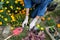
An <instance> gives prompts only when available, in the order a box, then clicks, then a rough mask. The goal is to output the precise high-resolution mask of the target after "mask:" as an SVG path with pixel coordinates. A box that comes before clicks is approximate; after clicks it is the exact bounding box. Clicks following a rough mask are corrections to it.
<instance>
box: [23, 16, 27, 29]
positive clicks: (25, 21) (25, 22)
mask: <svg viewBox="0 0 60 40" xmlns="http://www.w3.org/2000/svg"><path fill="white" fill-rule="evenodd" d="M27 23H28V16H26V18H25V20H24V22H23V23H22V27H23V28H24V25H25V24H26V25H27Z"/></svg>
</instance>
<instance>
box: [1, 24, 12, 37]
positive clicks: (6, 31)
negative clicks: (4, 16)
mask: <svg viewBox="0 0 60 40" xmlns="http://www.w3.org/2000/svg"><path fill="white" fill-rule="evenodd" d="M10 27H11V26H10V25H7V26H6V27H5V28H4V30H3V32H2V36H3V37H4V38H6V37H7V36H8V35H9V33H10Z"/></svg>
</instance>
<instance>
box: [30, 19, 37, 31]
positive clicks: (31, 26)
mask: <svg viewBox="0 0 60 40" xmlns="http://www.w3.org/2000/svg"><path fill="white" fill-rule="evenodd" d="M37 21H38V19H37V18H34V19H33V21H32V22H31V23H30V25H29V26H30V29H29V31H30V30H31V29H32V28H33V27H34V26H35V25H36V22H37Z"/></svg>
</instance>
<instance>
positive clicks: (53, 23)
mask: <svg viewBox="0 0 60 40" xmlns="http://www.w3.org/2000/svg"><path fill="white" fill-rule="evenodd" d="M46 25H47V26H55V25H56V22H55V21H54V20H53V19H50V20H46Z"/></svg>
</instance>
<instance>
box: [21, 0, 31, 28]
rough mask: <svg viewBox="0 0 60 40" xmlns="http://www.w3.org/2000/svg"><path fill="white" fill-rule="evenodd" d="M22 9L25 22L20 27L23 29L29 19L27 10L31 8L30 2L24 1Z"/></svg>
mask: <svg viewBox="0 0 60 40" xmlns="http://www.w3.org/2000/svg"><path fill="white" fill-rule="evenodd" d="M24 7H25V8H26V17H25V20H24V21H23V23H22V27H24V24H26V25H27V23H28V19H29V8H31V7H32V5H31V0H24Z"/></svg>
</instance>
